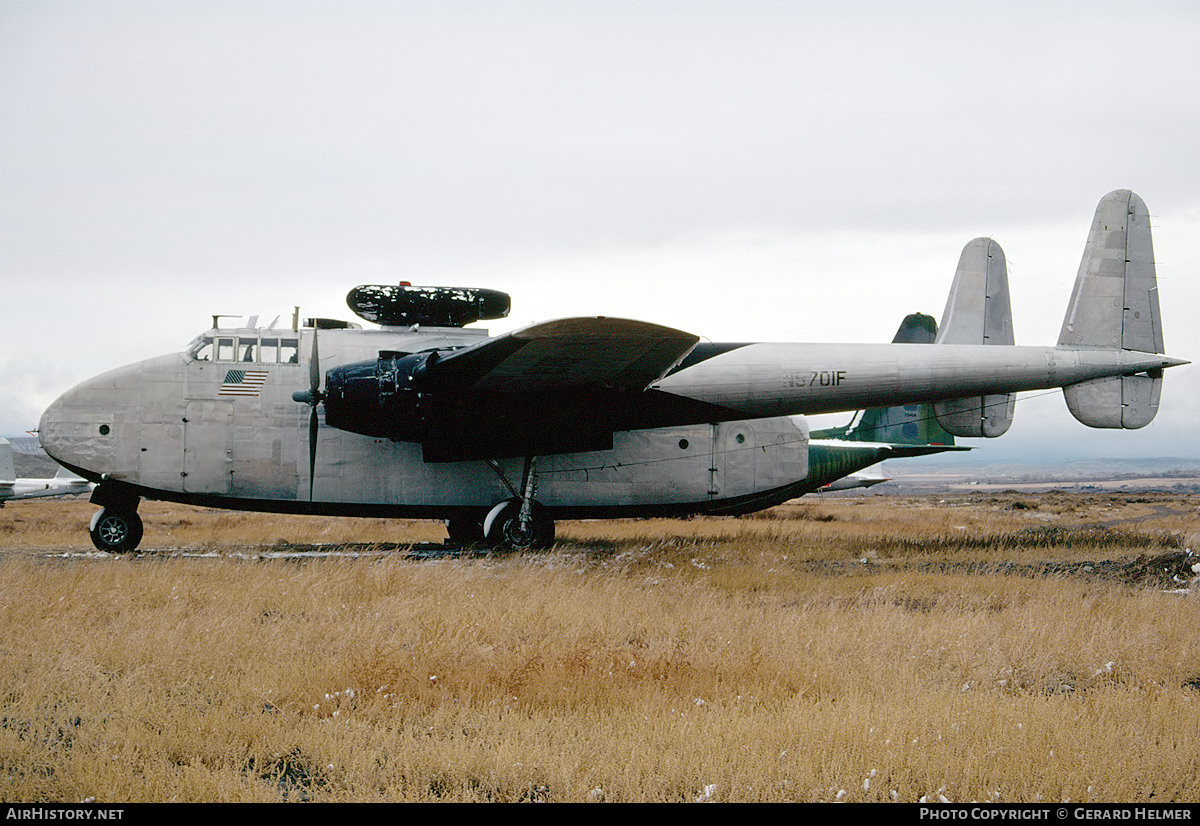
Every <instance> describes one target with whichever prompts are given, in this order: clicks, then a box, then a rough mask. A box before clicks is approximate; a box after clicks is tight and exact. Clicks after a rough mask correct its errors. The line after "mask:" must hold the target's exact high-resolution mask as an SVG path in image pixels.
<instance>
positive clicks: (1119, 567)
mask: <svg viewBox="0 0 1200 826" xmlns="http://www.w3.org/2000/svg"><path fill="white" fill-rule="evenodd" d="M93 510H94V508H93V507H92V506H91V505H88V504H87V503H86V502H78V501H66V500H62V501H53V500H43V501H30V502H20V503H12V504H10V505H9V506H8V507H6V508H4V509H3V510H2V511H0V622H2V623H3V626H2V627H3V637H2V639H0V799H3V800H5V801H10V802H16V801H62V802H74V801H82V800H87V799H94V800H96V801H98V802H102V803H103V802H134V801H279V800H288V801H297V800H311V801H429V800H441V801H470V800H482V801H522V800H547V801H556V802H560V801H607V802H619V801H687V802H690V801H708V800H711V801H834V800H844V801H892V800H897V801H904V802H915V801H918V800H921V799H922V798H924V799H928V800H939V799H942V798H944V799H946V800H951V801H961V802H967V801H998V802H1021V801H1076V802H1081V801H1123V802H1136V801H1147V802H1166V801H1196V800H1198V799H1200V690H1197V686H1198V685H1200V641H1198V640H1197V634H1196V629H1197V628H1198V627H1200V597H1198V596H1197V595H1196V593H1195V591H1194V590H1193V589H1190V588H1189V587H1188V585H1189V581H1190V579H1191V578H1192V577H1194V576H1195V572H1194V571H1192V568H1191V566H1192V564H1194V563H1193V560H1192V557H1191V555H1190V552H1189V550H1188V549H1190V548H1192V547H1197V548H1200V545H1197V544H1196V542H1197V539H1198V533H1200V528H1198V526H1200V520H1198V518H1197V517H1198V514H1200V506H1198V503H1197V502H1196V501H1194V500H1192V499H1190V498H1187V497H1178V496H1155V495H1141V496H1128V495H1125V496H1122V495H1109V494H1103V495H1074V494H1072V495H1068V494H1057V493H1055V494H1048V495H1042V496H1032V495H1028V494H1021V495H1016V494H997V495H994V496H990V495H989V496H960V497H943V498H938V497H916V498H902V497H890V496H872V497H863V498H857V499H853V498H848V499H825V500H814V501H811V502H809V501H802V502H801V503H799V504H795V505H788V506H784V507H781V508H777V509H774V510H772V511H769V512H767V513H765V514H762V515H760V516H756V517H750V518H742V519H693V520H686V521H669V520H661V521H660V520H645V521H620V522H587V523H564V524H562V525H560V530H559V536H560V542H559V545H558V547H557V548H556V549H555V550H554V551H552V552H549V553H542V554H522V555H513V556H507V557H486V556H470V557H444V558H432V559H429V558H420V559H417V558H410V557H409V556H407V555H406V554H405V553H404V551H403V548H404V546H405V545H407V544H408V543H413V542H440V541H441V538H442V537H443V536H444V532H443V530H442V529H441V527H440V526H439V525H437V524H433V523H420V522H413V523H405V522H394V521H385V520H350V519H345V520H340V519H326V518H288V517H279V516H271V515H263V514H243V513H228V512H218V511H207V510H202V509H195V508H185V507H178V506H173V505H165V504H158V503H144V505H143V507H142V514H143V517H144V519H145V521H146V536H145V540H144V542H143V547H144V548H147V549H157V550H149V551H146V552H143V553H139V554H135V555H130V556H127V557H110V556H106V555H101V554H97V553H94V552H92V550H91V546H90V543H89V542H88V539H87V535H86V531H85V526H86V523H87V519H88V518H89V517H90V515H91V513H92V511H93ZM1195 561H1200V559H1198V560H1195Z"/></svg>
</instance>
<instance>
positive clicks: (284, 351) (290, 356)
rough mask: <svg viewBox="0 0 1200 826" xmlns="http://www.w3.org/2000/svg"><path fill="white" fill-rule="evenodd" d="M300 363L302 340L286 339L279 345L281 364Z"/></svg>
mask: <svg viewBox="0 0 1200 826" xmlns="http://www.w3.org/2000/svg"><path fill="white" fill-rule="evenodd" d="M299 362H300V340H299V339H295V338H285V339H282V340H281V341H280V343H279V363H280V364H298V363H299Z"/></svg>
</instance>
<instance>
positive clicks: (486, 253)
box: [0, 0, 1200, 460]
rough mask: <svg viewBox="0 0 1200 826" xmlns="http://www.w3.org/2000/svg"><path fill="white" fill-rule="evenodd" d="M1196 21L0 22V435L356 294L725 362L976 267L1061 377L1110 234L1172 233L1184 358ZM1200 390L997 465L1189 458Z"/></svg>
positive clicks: (1064, 16) (914, 16) (31, 11)
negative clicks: (587, 319)
mask: <svg viewBox="0 0 1200 826" xmlns="http://www.w3.org/2000/svg"><path fill="white" fill-rule="evenodd" d="M1198 135H1200V6H1198V5H1197V4H1196V3H1195V2H1192V0H1187V1H1186V2H1147V3H1139V4H1136V5H1134V4H1129V3H1124V2H1123V3H1110V2H1104V1H1103V0H1093V1H1092V2H1086V3H1084V2H1080V3H1052V2H1038V3H1013V2H1003V3H970V2H954V3H951V2H910V3H904V4H897V3H883V2H880V3H868V2H836V3H834V2H830V3H801V2H768V1H767V0H729V1H728V2H720V1H719V0H713V1H712V2H702V1H700V2H653V0H645V2H616V1H615V0H604V1H603V2H533V1H532V0H530V1H529V2H504V0H494V1H493V2H465V1H464V2H450V1H448V0H437V1H436V2H425V3H419V2H383V1H382V0H380V1H379V2H369V1H368V0H357V1H356V0H339V1H338V2H332V0H331V2H316V1H315V0H314V1H313V2H303V0H287V1H286V2H284V1H283V0H280V2H267V1H266V0H263V2H253V1H251V2H244V1H243V2H221V1H220V0H212V1H211V2H190V3H161V2H151V1H150V0H146V1H145V2H139V1H138V0H132V1H131V2H53V0H36V2H34V1H33V0H30V1H29V2H20V0H0V278H2V279H3V281H2V283H3V306H4V307H5V310H6V313H5V318H4V322H5V323H4V324H3V327H2V329H3V330H4V331H5V332H4V344H3V346H2V348H0V386H3V387H4V390H5V392H4V400H3V402H0V434H9V435H12V434H19V433H21V432H22V431H24V430H26V429H29V428H32V427H35V426H36V424H37V420H38V417H39V416H40V414H41V411H42V409H44V407H45V406H46V405H47V404H48V403H49V402H50V401H52V400H53V398H54V397H55V396H57V395H58V394H59V393H61V392H62V391H64V390H66V389H67V388H68V387H70V386H72V385H74V384H75V383H77V382H79V381H81V380H83V379H85V378H87V377H88V376H91V375H93V374H95V373H98V372H101V371H103V370H106V369H109V368H111V367H115V366H119V365H121V364H125V363H128V362H132V361H136V360H138V359H141V358H144V357H147V356H151V355H157V354H160V353H164V352H170V351H173V350H178V349H180V348H182V346H183V345H184V344H186V342H187V341H188V340H190V339H191V338H192V337H193V336H194V335H195V334H196V333H198V332H200V331H201V330H202V329H204V328H205V327H207V326H208V324H209V319H210V316H211V315H212V314H214V313H234V314H237V313H243V314H246V315H252V314H257V315H259V316H260V317H261V318H262V320H263V321H264V322H266V321H269V320H270V319H271V318H273V317H274V316H276V315H280V316H282V317H283V318H284V319H285V320H286V319H288V318H289V316H290V313H291V310H292V307H293V306H294V305H300V307H301V312H302V314H304V315H306V316H308V315H324V316H334V317H349V311H348V310H347V309H346V308H345V303H344V296H345V294H346V292H347V291H349V289H350V288H352V287H354V286H355V285H358V284H367V283H394V282H396V281H399V280H409V281H412V282H413V283H418V284H447V285H460V286H485V287H493V288H496V289H501V290H505V291H507V292H509V293H511V294H512V299H513V312H512V315H511V317H510V318H509V319H507V320H506V321H505V322H503V323H496V322H493V323H491V324H490V329H491V330H492V331H493V332H501V331H504V330H507V329H512V328H514V327H517V326H521V325H524V324H528V323H531V322H534V321H543V320H547V319H550V318H556V317H563V316H571V315H610V316H627V317H632V318H639V319H644V320H647V321H654V322H658V323H662V324H669V325H673V326H676V327H680V328H682V329H686V330H689V331H691V332H694V333H696V334H698V335H701V336H705V337H707V338H709V339H712V340H715V341H721V340H737V341H746V340H776V341H789V340H790V341H886V340H889V339H890V337H891V335H892V334H893V332H894V331H895V328H896V327H897V325H898V324H899V321H900V319H901V318H902V317H903V315H904V314H905V313H908V312H914V311H922V312H926V313H930V314H932V315H935V316H940V314H941V312H942V308H943V306H944V303H945V296H946V292H947V290H948V288H949V286H950V280H951V278H952V276H953V272H954V267H955V264H956V263H957V260H958V256H959V253H960V251H961V249H962V247H963V245H964V244H965V243H966V242H967V241H969V240H970V239H971V238H974V237H976V236H980V235H990V236H991V237H993V238H995V239H996V240H997V241H998V242H999V243H1000V244H1001V246H1002V247H1003V248H1004V250H1005V253H1006V255H1007V257H1008V261H1009V270H1010V281H1011V291H1012V300H1013V311H1014V316H1015V324H1016V335H1017V341H1018V343H1022V344H1053V343H1054V341H1055V340H1056V338H1057V336H1058V330H1059V326H1060V324H1061V320H1062V314H1063V311H1064V309H1065V307H1066V303H1067V300H1068V298H1069V295H1070V289H1071V283H1072V281H1073V280H1074V277H1075V273H1076V270H1077V268H1078V265H1079V257H1080V253H1081V252H1082V249H1083V243H1084V240H1085V238H1086V235H1087V229H1088V225H1089V222H1090V220H1091V217H1092V213H1093V211H1094V209H1095V206H1096V203H1097V202H1098V201H1099V199H1100V198H1101V197H1102V196H1103V195H1104V194H1105V193H1107V192H1109V191H1111V190H1113V189H1118V188H1128V189H1133V190H1134V191H1136V192H1138V193H1139V194H1140V195H1141V196H1142V197H1143V198H1144V199H1145V200H1146V202H1147V204H1148V206H1149V208H1150V212H1151V215H1152V218H1153V221H1154V224H1155V230H1154V231H1155V251H1156V258H1157V259H1158V261H1159V270H1158V273H1159V280H1160V290H1161V295H1162V301H1163V316H1164V320H1165V335H1166V342H1167V351H1168V352H1169V353H1170V354H1171V355H1174V356H1177V357H1181V358H1188V359H1194V360H1200V324H1197V323H1196V321H1195V320H1194V316H1195V313H1196V309H1197V308H1198V307H1200V285H1198V282H1197V276H1200V153H1198V152H1197V147H1198V145H1200V144H1198V140H1200V139H1198V138H1197V136H1198ZM1198 404H1200V366H1196V367H1192V366H1189V367H1183V368H1177V369H1175V370H1172V371H1170V373H1169V374H1168V376H1167V381H1166V385H1165V389H1164V393H1163V400H1162V410H1161V412H1160V413H1159V416H1158V419H1157V420H1156V421H1155V423H1154V424H1152V425H1151V426H1150V427H1148V428H1146V429H1144V430H1142V431H1137V432H1116V433H1113V432H1102V431H1093V430H1089V429H1088V428H1086V427H1084V426H1083V425H1081V424H1078V423H1076V422H1075V421H1074V420H1073V419H1072V418H1071V417H1070V414H1069V413H1068V412H1067V411H1066V406H1065V404H1064V402H1063V401H1062V398H1061V394H1060V393H1058V392H1054V393H1052V394H1039V395H1035V397H1032V398H1023V399H1022V401H1020V402H1019V403H1018V405H1017V410H1016V418H1015V423H1014V425H1013V428H1012V430H1011V431H1010V432H1009V434H1008V435H1007V436H1006V437H1004V438H1002V439H998V440H994V441H987V442H984V441H982V440H980V441H977V442H972V443H973V444H977V445H979V446H980V447H981V450H980V451H977V452H978V453H986V455H988V456H992V457H996V458H1008V457H1018V456H1035V457H1037V458H1039V459H1042V460H1045V459H1050V460H1053V459H1057V458H1073V457H1079V456H1097V457H1099V456H1135V455H1154V456H1187V457H1200V424H1198V423H1197V408H1198Z"/></svg>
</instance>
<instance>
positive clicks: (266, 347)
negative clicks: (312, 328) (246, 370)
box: [184, 335, 300, 364]
mask: <svg viewBox="0 0 1200 826" xmlns="http://www.w3.org/2000/svg"><path fill="white" fill-rule="evenodd" d="M184 352H185V353H186V354H187V355H188V356H189V357H191V358H192V359H193V360H195V361H236V362H241V363H243V364H245V363H254V364H299V363H300V340H299V339H295V338H262V339H260V338H258V337H257V336H256V337H254V338H251V337H248V336H245V337H243V336H238V337H236V338H235V337H233V336H228V337H225V336H220V337H217V338H213V337H212V336H211V335H202V336H197V337H196V338H195V339H193V341H192V343H191V344H189V345H188V346H187V348H186V349H185V350H184Z"/></svg>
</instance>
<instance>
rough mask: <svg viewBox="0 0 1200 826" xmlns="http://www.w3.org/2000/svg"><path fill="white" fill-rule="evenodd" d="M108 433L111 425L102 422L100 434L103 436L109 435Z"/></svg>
mask: <svg viewBox="0 0 1200 826" xmlns="http://www.w3.org/2000/svg"><path fill="white" fill-rule="evenodd" d="M108 433H109V427H108V425H106V424H102V425H100V435H101V436H107V435H108Z"/></svg>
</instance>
